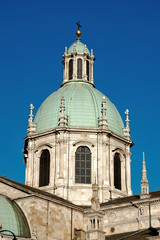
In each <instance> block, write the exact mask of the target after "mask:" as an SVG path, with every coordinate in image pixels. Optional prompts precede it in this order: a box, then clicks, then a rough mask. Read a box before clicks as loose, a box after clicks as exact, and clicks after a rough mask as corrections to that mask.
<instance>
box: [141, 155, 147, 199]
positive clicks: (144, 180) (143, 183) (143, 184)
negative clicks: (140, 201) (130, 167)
mask: <svg viewBox="0 0 160 240" xmlns="http://www.w3.org/2000/svg"><path fill="white" fill-rule="evenodd" d="M141 194H142V195H146V194H147V195H148V194H149V183H148V180H147V170H146V162H145V155H144V152H143V162H142V180H141Z"/></svg>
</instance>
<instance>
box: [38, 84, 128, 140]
mask: <svg viewBox="0 0 160 240" xmlns="http://www.w3.org/2000/svg"><path fill="white" fill-rule="evenodd" d="M62 96H64V99H65V114H66V115H67V116H68V126H69V127H91V128H97V127H98V118H99V117H101V104H102V97H103V96H104V94H103V93H101V92H100V91H98V90H97V89H96V88H95V87H94V86H93V85H92V84H90V83H86V82H75V81H74V82H70V83H67V84H64V85H63V86H62V87H61V88H60V89H58V90H57V91H56V92H54V93H52V94H51V95H50V96H49V97H48V98H47V99H46V100H45V101H44V102H43V103H42V105H41V106H40V108H39V110H38V112H37V114H36V116H35V119H34V122H35V123H36V124H37V132H41V131H45V130H50V129H52V128H55V127H57V126H58V120H59V116H60V104H61V97H62ZM105 98H106V109H107V110H106V116H107V122H108V129H109V130H111V131H113V132H114V133H116V134H117V135H119V136H123V128H124V124H123V121H122V119H121V116H120V114H119V112H118V111H117V109H116V107H115V105H114V104H113V103H112V102H111V101H110V100H109V99H108V98H107V97H105Z"/></svg>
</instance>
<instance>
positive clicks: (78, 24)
mask: <svg viewBox="0 0 160 240" xmlns="http://www.w3.org/2000/svg"><path fill="white" fill-rule="evenodd" d="M76 24H77V26H78V30H79V29H80V28H81V27H82V26H81V25H80V22H79V21H78V23H76Z"/></svg>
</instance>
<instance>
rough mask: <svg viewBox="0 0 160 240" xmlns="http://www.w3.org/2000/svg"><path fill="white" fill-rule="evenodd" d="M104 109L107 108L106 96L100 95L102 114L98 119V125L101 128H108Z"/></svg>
mask: <svg viewBox="0 0 160 240" xmlns="http://www.w3.org/2000/svg"><path fill="white" fill-rule="evenodd" d="M106 110H107V109H106V98H105V96H103V97H102V108H101V113H102V116H101V117H100V118H99V119H98V126H99V127H100V128H103V129H108V122H107V116H106Z"/></svg>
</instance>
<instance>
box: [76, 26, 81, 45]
mask: <svg viewBox="0 0 160 240" xmlns="http://www.w3.org/2000/svg"><path fill="white" fill-rule="evenodd" d="M76 24H77V26H78V30H77V31H76V35H77V36H78V38H77V40H78V41H80V40H81V39H80V36H81V30H80V28H81V27H82V26H81V25H80V22H79V21H78V23H76Z"/></svg>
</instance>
